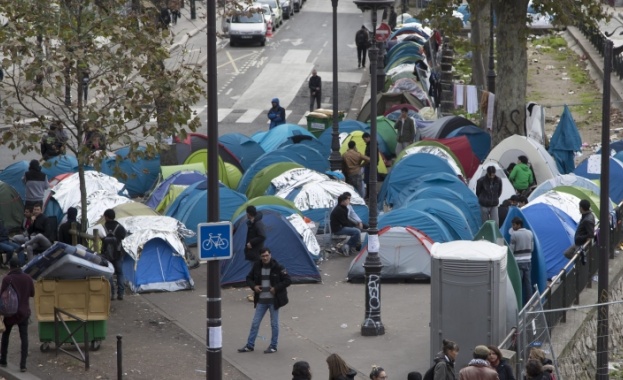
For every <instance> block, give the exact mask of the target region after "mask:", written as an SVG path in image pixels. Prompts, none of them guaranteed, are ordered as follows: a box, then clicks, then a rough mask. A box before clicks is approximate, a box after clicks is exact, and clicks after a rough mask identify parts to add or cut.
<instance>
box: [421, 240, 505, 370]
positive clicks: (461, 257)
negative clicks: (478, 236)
mask: <svg viewBox="0 0 623 380" xmlns="http://www.w3.org/2000/svg"><path fill="white" fill-rule="evenodd" d="M506 249H507V248H506V246H499V245H497V244H494V243H491V242H488V241H485V240H478V241H465V240H458V241H452V242H448V243H435V244H434V245H433V247H432V250H431V298H430V299H431V302H430V304H431V312H430V316H431V323H430V348H431V350H430V356H431V362H432V360H433V358H434V356H435V355H436V354H437V352H439V351H440V350H441V347H442V340H443V339H447V340H451V341H454V342H456V343H458V345H459V347H460V349H461V353H462V354H461V355H459V357H458V358H457V359H458V360H457V363H456V368H462V367H463V366H465V365H467V363H468V362H469V361H470V360H471V359H472V355H471V352H472V350H473V349H474V347H476V346H477V345H480V344H484V345H489V344H494V345H497V344H498V343H500V342H501V341H502V340H503V339H504V337H505V336H506V331H505V330H506V309H507V308H506V302H507V291H506V287H507V272H506V265H507V258H506Z"/></svg>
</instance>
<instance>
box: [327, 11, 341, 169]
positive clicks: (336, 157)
mask: <svg viewBox="0 0 623 380" xmlns="http://www.w3.org/2000/svg"><path fill="white" fill-rule="evenodd" d="M337 2H338V0H331V5H332V6H333V131H332V132H331V155H330V156H329V163H330V164H331V170H340V169H341V168H342V156H341V155H340V138H339V134H340V130H339V125H338V121H337V119H338V117H337V116H338V112H339V111H338V91H337Z"/></svg>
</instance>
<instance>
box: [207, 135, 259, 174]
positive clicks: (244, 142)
mask: <svg viewBox="0 0 623 380" xmlns="http://www.w3.org/2000/svg"><path fill="white" fill-rule="evenodd" d="M218 141H219V142H220V143H221V144H223V146H224V147H226V148H227V149H229V151H230V152H232V153H233V154H234V155H235V156H236V157H237V158H238V160H239V161H240V165H241V166H242V172H243V173H244V171H245V170H247V169H248V168H249V166H251V164H253V163H254V162H255V160H257V159H258V158H260V156H261V155H263V154H264V153H266V152H265V151H264V149H263V148H262V147H261V146H260V144H259V143H258V142H257V141H254V140H253V139H251V138H250V137H248V136H245V135H243V134H242V133H226V134H224V135H222V136H220V137H219V138H218Z"/></svg>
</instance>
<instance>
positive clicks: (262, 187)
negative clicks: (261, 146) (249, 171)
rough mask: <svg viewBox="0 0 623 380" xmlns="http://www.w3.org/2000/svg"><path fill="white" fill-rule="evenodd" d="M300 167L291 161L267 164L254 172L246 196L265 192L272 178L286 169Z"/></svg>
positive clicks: (251, 196)
mask: <svg viewBox="0 0 623 380" xmlns="http://www.w3.org/2000/svg"><path fill="white" fill-rule="evenodd" d="M302 167H303V166H302V165H299V164H297V163H296V162H291V161H290V162H276V163H274V164H271V165H268V166H267V167H265V168H264V169H262V170H260V171H259V172H257V174H255V176H254V177H253V179H252V180H251V182H250V183H249V187H247V191H246V194H247V198H249V199H253V198H256V197H259V196H262V195H264V194H266V191H268V189H269V187H270V181H272V180H273V178H275V177H277V176H279V175H280V174H282V173H285V172H287V171H288V170H291V169H295V168H302ZM238 185H240V184H238Z"/></svg>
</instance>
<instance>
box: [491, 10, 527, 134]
mask: <svg viewBox="0 0 623 380" xmlns="http://www.w3.org/2000/svg"><path fill="white" fill-rule="evenodd" d="M492 3H493V6H494V9H495V13H496V15H497V16H498V25H504V27H498V28H497V29H496V31H497V39H496V42H497V78H496V85H495V88H496V94H495V117H494V125H493V145H495V144H497V143H499V142H500V141H502V140H504V139H505V138H506V137H508V136H511V135H514V134H519V135H525V134H526V133H525V127H524V124H525V121H524V120H525V113H526V112H525V106H526V86H527V82H528V60H527V59H528V58H527V52H526V49H527V41H526V36H527V34H528V27H527V26H526V9H527V8H528V0H517V1H512V2H508V1H505V0H492Z"/></svg>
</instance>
